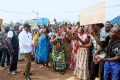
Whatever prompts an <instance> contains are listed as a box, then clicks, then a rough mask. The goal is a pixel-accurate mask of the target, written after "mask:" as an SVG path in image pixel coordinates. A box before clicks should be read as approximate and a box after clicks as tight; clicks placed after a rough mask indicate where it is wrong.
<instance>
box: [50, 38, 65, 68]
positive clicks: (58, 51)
mask: <svg viewBox="0 0 120 80" xmlns="http://www.w3.org/2000/svg"><path fill="white" fill-rule="evenodd" d="M57 45H60V46H61V48H56V46H57ZM62 45H63V42H62V39H57V40H56V41H55V42H54V43H53V49H52V54H51V58H52V63H53V68H54V69H55V70H64V69H65V67H66V63H65V51H64V49H63V46H62Z"/></svg>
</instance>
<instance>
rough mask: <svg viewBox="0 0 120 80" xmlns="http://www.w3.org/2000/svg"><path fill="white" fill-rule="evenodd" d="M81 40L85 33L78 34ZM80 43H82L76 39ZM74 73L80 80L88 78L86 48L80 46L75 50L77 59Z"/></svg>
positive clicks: (83, 38)
mask: <svg viewBox="0 0 120 80" xmlns="http://www.w3.org/2000/svg"><path fill="white" fill-rule="evenodd" d="M79 38H81V39H82V40H86V39H87V37H85V35H82V36H79ZM78 43H79V44H80V45H82V43H81V42H80V41H78ZM73 74H74V75H76V76H77V77H79V78H80V80H88V79H89V68H88V48H82V47H80V48H79V49H78V51H77V61H76V66H75V70H74V73H73Z"/></svg>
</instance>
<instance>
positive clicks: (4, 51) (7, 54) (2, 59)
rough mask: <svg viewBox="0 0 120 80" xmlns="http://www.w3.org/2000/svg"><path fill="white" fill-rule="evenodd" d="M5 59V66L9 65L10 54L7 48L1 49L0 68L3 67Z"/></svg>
mask: <svg viewBox="0 0 120 80" xmlns="http://www.w3.org/2000/svg"><path fill="white" fill-rule="evenodd" d="M6 57H7V66H9V65H10V54H9V51H8V49H7V48H3V49H2V58H1V67H5V59H6Z"/></svg>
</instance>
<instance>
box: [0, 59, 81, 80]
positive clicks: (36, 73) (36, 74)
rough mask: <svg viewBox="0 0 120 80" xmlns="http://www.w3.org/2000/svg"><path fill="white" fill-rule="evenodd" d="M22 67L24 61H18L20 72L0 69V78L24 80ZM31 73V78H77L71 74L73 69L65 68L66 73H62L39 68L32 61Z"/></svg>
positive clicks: (66, 79) (35, 79)
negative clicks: (14, 72) (15, 72)
mask: <svg viewBox="0 0 120 80" xmlns="http://www.w3.org/2000/svg"><path fill="white" fill-rule="evenodd" d="M24 68H25V62H24V61H21V62H19V63H18V69H20V71H21V72H20V73H18V74H17V75H15V76H11V75H10V74H8V71H7V70H0V80H24V76H23V72H24ZM31 73H32V76H31V78H32V80H79V79H78V78H77V77H75V76H73V71H70V70H66V73H65V74H64V75H63V74H61V73H60V72H54V71H53V70H52V69H49V70H48V69H46V68H44V67H42V68H40V64H35V63H34V62H32V67H31Z"/></svg>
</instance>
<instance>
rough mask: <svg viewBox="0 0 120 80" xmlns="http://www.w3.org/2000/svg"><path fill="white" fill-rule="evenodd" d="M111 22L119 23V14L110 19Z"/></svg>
mask: <svg viewBox="0 0 120 80" xmlns="http://www.w3.org/2000/svg"><path fill="white" fill-rule="evenodd" d="M111 23H112V24H120V16H117V17H116V18H114V19H112V20H111Z"/></svg>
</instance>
